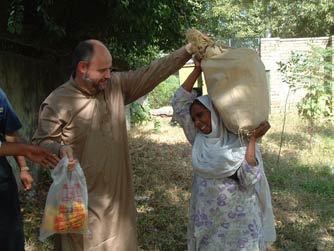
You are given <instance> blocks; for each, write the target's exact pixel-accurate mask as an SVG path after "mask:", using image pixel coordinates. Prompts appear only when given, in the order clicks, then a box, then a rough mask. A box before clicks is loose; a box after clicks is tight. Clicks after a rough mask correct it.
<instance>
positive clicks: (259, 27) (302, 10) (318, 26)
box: [196, 0, 334, 39]
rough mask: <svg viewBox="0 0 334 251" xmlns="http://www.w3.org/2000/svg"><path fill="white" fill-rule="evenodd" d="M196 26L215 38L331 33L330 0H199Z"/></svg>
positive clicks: (333, 9) (333, 28) (333, 19)
mask: <svg viewBox="0 0 334 251" xmlns="http://www.w3.org/2000/svg"><path fill="white" fill-rule="evenodd" d="M200 6H201V13H202V15H201V16H200V17H199V22H198V24H197V26H196V28H198V29H199V30H202V31H204V32H207V33H209V34H210V35H212V36H214V37H216V39H219V38H233V37H264V36H266V35H269V34H271V36H274V37H282V38H284V37H312V36H326V35H330V34H331V35H333V34H334V16H333V13H334V2H333V1H330V0H320V1H319V0H307V1H306V0H304V1H303V0H243V1H236V0H205V1H204V0H203V1H201V5H200Z"/></svg>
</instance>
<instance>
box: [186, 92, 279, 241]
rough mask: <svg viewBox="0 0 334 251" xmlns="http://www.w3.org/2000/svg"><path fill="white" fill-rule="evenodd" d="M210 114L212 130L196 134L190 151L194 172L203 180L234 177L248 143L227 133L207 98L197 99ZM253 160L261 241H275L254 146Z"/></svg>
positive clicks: (267, 195)
mask: <svg viewBox="0 0 334 251" xmlns="http://www.w3.org/2000/svg"><path fill="white" fill-rule="evenodd" d="M197 100H198V101H200V102H201V103H202V104H203V105H204V106H205V107H206V108H208V109H209V111H210V112H211V127H212V131H211V133H209V134H203V133H201V132H200V131H198V132H197V134H196V137H195V140H194V144H193V148H192V165H193V169H194V173H195V174H196V175H198V176H200V177H203V178H216V179H217V178H226V177H229V176H231V175H233V174H234V173H235V172H236V171H237V170H238V168H239V167H240V166H241V164H242V162H243V160H244V159H245V154H246V149H247V147H246V146H245V145H243V144H242V142H244V143H246V144H248V140H247V139H242V140H240V138H239V137H238V136H237V135H235V134H233V133H230V132H228V131H227V130H226V128H225V127H224V125H223V122H222V120H221V119H220V118H219V116H218V115H217V112H216V110H215V108H214V107H213V105H212V102H211V99H210V98H209V96H207V95H205V96H200V97H198V98H197ZM256 159H257V161H258V165H259V167H260V170H261V174H262V178H261V181H260V182H258V183H256V184H255V190H256V193H257V196H258V198H259V202H260V206H261V210H262V213H263V229H264V240H265V241H266V242H273V241H275V240H276V231H275V223H274V214H273V210H272V204H271V195H270V189H269V184H268V181H267V177H266V175H265V173H264V169H263V161H262V156H261V152H260V150H259V148H258V146H257V145H256Z"/></svg>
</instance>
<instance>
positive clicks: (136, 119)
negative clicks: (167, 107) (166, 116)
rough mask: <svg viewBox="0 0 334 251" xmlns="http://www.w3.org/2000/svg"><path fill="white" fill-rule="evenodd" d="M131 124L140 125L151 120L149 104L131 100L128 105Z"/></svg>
mask: <svg viewBox="0 0 334 251" xmlns="http://www.w3.org/2000/svg"><path fill="white" fill-rule="evenodd" d="M130 114H131V118H130V120H131V125H140V124H142V123H144V122H148V121H150V120H151V113H150V107H149V105H141V104H140V103H138V102H133V103H131V105H130Z"/></svg>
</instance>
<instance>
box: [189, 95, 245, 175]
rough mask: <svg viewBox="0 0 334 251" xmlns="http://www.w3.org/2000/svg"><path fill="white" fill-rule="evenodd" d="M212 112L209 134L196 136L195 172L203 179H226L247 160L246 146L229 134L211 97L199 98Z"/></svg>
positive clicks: (193, 161)
mask: <svg viewBox="0 0 334 251" xmlns="http://www.w3.org/2000/svg"><path fill="white" fill-rule="evenodd" d="M197 100H198V101H200V102H201V103H202V104H203V105H204V106H205V107H206V108H208V109H209V111H210V112H211V128H212V131H211V133H209V134H203V133H201V132H200V131H198V133H197V134H196V137H195V141H194V144H193V148H192V164H193V168H194V172H195V173H196V174H197V175H199V176H201V177H203V178H226V177H229V176H231V175H233V174H234V173H235V172H236V171H237V170H238V168H239V167H240V166H241V163H242V161H243V160H244V158H245V153H246V146H242V145H241V142H240V140H239V138H238V136H237V135H235V134H232V133H229V132H228V131H227V130H226V128H225V127H224V126H223V123H222V120H221V119H219V117H218V116H217V113H216V111H215V108H214V107H213V105H212V102H211V100H210V98H209V96H207V95H205V96H200V97H198V98H197Z"/></svg>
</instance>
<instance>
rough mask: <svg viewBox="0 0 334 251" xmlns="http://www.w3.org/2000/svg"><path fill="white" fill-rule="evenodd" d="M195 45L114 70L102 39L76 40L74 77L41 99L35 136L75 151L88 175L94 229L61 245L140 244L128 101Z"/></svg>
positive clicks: (105, 250)
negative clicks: (129, 68)
mask: <svg viewBox="0 0 334 251" xmlns="http://www.w3.org/2000/svg"><path fill="white" fill-rule="evenodd" d="M190 52H191V45H186V46H185V47H182V48H180V49H179V50H177V51H175V52H173V53H171V54H170V55H169V56H166V57H164V58H162V59H159V60H156V61H154V62H152V63H151V64H150V65H149V66H147V67H143V68H141V69H139V70H135V71H129V72H111V71H110V69H111V66H112V57H111V55H110V52H109V51H108V49H107V48H106V47H105V46H104V45H103V44H102V43H101V42H99V41H97V40H87V41H84V42H81V43H80V44H79V45H78V47H77V48H76V50H75V51H74V56H73V73H72V77H71V79H70V80H69V81H67V82H66V83H65V84H63V85H61V86H60V87H58V88H57V89H55V90H54V91H53V92H52V93H51V94H50V95H49V96H48V97H47V98H46V100H45V101H44V102H43V103H42V105H41V107H40V114H39V123H38V129H37V131H36V133H35V135H34V137H33V141H34V143H35V144H39V145H41V146H44V147H46V148H48V149H49V150H51V151H52V152H53V153H55V154H57V155H59V157H63V156H67V157H69V158H70V160H72V161H71V162H72V163H73V162H74V161H75V159H77V160H78V161H79V162H80V164H81V166H82V168H83V170H84V173H85V176H86V180H87V186H88V209H89V215H88V222H89V225H88V226H89V230H90V233H91V234H90V235H87V236H83V235H75V234H66V235H61V236H57V237H56V241H55V250H57V251H58V250H62V251H81V250H85V251H86V250H94V251H133V250H137V233H136V209H135V203H134V194H133V184H132V177H131V169H130V163H129V152H128V139H127V131H126V121H125V105H126V104H129V103H131V102H133V101H135V100H136V99H138V98H140V97H141V96H143V95H145V94H147V93H148V92H150V91H151V90H152V89H153V88H154V87H155V86H156V85H157V84H159V83H160V82H162V81H163V80H164V79H166V78H167V77H168V76H169V75H170V74H172V73H174V72H176V71H177V70H178V69H179V68H181V67H182V66H183V65H184V64H185V63H186V62H187V61H188V60H189V59H190V57H191V54H190Z"/></svg>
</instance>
